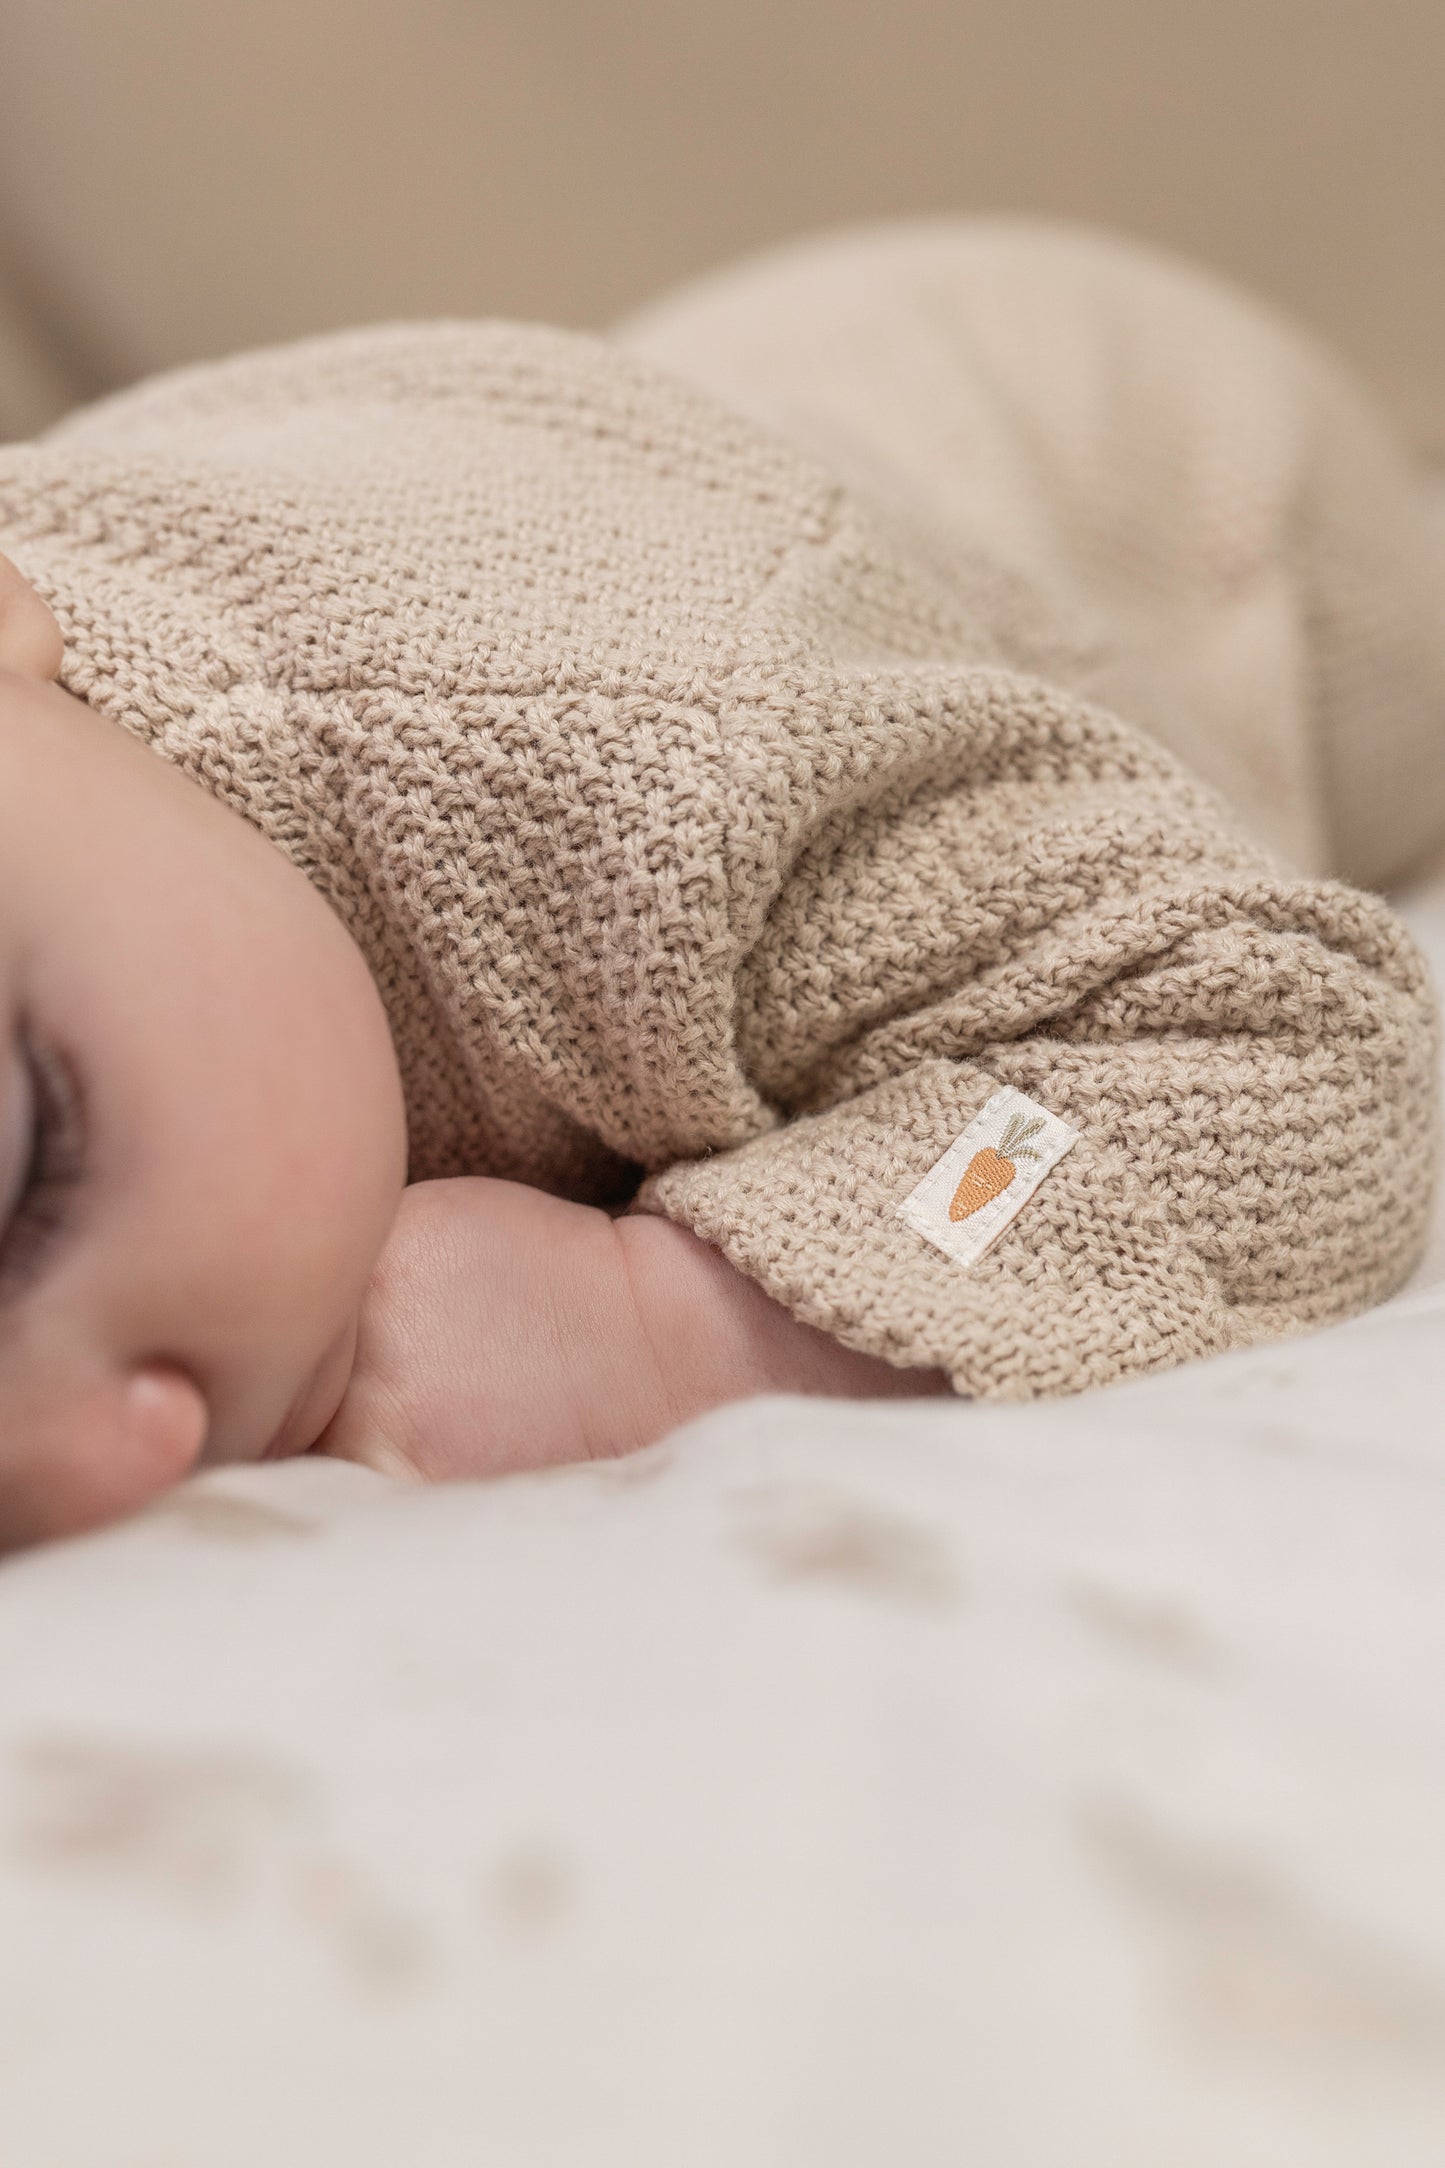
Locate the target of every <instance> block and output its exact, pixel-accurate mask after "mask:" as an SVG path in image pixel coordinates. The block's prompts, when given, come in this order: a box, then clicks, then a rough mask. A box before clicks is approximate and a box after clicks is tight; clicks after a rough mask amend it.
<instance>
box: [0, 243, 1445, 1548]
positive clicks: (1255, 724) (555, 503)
mask: <svg viewBox="0 0 1445 2168" xmlns="http://www.w3.org/2000/svg"><path fill="white" fill-rule="evenodd" d="M0 550H3V551H4V552H5V565H4V571H3V574H0V778H3V786H4V787H3V789H0V1003H3V1016H4V1035H3V1042H0V1043H3V1053H0V1062H3V1075H0V1230H3V1231H0V1541H3V1542H5V1543H7V1544H14V1543H18V1542H25V1541H30V1540H35V1539H38V1538H42V1537H47V1536H52V1535H56V1534H60V1533H63V1532H66V1531H70V1530H77V1529H81V1528H85V1527H90V1526H93V1525H96V1524H97V1523H100V1522H103V1521H105V1520H108V1519H110V1518H112V1517H114V1516H116V1515H118V1514H121V1513H123V1512H126V1511H129V1510H131V1509H133V1508H135V1507H136V1506H138V1505H139V1504H141V1503H142V1502H144V1501H145V1500H146V1499H148V1498H149V1497H151V1496H153V1495H154V1494H155V1493H156V1492H157V1491H159V1490H161V1489H162V1488H164V1487H166V1486H167V1485H170V1484H172V1483H174V1482H176V1481H177V1480H179V1479H180V1478H182V1477H183V1476H184V1475H185V1474H187V1472H188V1471H190V1470H191V1469H192V1468H194V1467H196V1466H197V1465H199V1464H203V1463H205V1464H209V1463H216V1462H224V1461H244V1460H257V1459H262V1458H267V1457H272V1458H275V1457H280V1456H285V1455H291V1454H299V1453H304V1452H308V1451H313V1450H320V1451H328V1452H334V1453H339V1454H343V1455H346V1456H348V1457H352V1458H356V1459H361V1460H365V1461H368V1462H370V1463H371V1464H372V1465H375V1466H378V1467H382V1468H385V1469H390V1470H393V1471H395V1472H397V1473H412V1474H419V1475H423V1476H428V1477H459V1476H467V1475H474V1474H482V1473H489V1472H494V1471H499V1470H503V1469H512V1468H519V1467H529V1466H536V1465H540V1464H543V1463H548V1462H554V1461H559V1460H569V1459H581V1458H585V1457H587V1456H590V1455H604V1454H616V1453H621V1452H625V1451H627V1450H629V1449H631V1448H633V1447H636V1446H639V1445H642V1444H645V1443H647V1442H649V1441H650V1440H652V1439H655V1438H657V1437H659V1436H660V1435H662V1434H663V1432H665V1431H666V1430H667V1429H668V1428H670V1427H671V1426H673V1425H674V1424H676V1423H678V1422H680V1421H682V1420H684V1419H686V1418H687V1417H689V1416H691V1415H694V1414H696V1413H699V1412H701V1411H702V1410H703V1409H705V1408H708V1407H710V1406H714V1405H717V1404H719V1403H721V1402H723V1401H726V1400H729V1399H736V1398H739V1397H743V1396H745V1395H748V1394H751V1393H756V1392H761V1391H769V1390H791V1391H802V1392H811V1393H832V1394H841V1395H859V1396H861V1395H871V1394H888V1393H901V1394H922V1393H930V1392H945V1391H948V1390H952V1391H953V1392H955V1393H958V1394H961V1395H964V1396H969V1397H979V1398H997V1399H1022V1398H1028V1397H1031V1396H1037V1395H1045V1394H1060V1393H1069V1392H1075V1391H1079V1390H1081V1389H1083V1388H1086V1387H1091V1386H1096V1385H1104V1384H1107V1383H1109V1382H1110V1381H1112V1380H1115V1379H1121V1378H1126V1377H1130V1376H1134V1375H1137V1374H1140V1373H1143V1372H1146V1371H1149V1370H1153V1369H1157V1368H1159V1367H1161V1366H1164V1365H1167V1364H1173V1363H1179V1362H1183V1361H1186V1360H1188V1359H1191V1358H1196V1357H1200V1356H1205V1355H1209V1354H1212V1353H1215V1352H1218V1351H1220V1350H1223V1349H1227V1348H1231V1347H1235V1346H1239V1345H1242V1344H1244V1343H1247V1342H1250V1341H1257V1340H1261V1339H1265V1338H1268V1337H1271V1336H1275V1335H1279V1334H1283V1333H1288V1332H1294V1331H1299V1330H1301V1329H1304V1328H1307V1327H1309V1326H1313V1325H1317V1324H1322V1323H1324V1322H1326V1321H1328V1320H1330V1319H1335V1318H1339V1317H1343V1316H1345V1315H1347V1314H1349V1313H1350V1312H1353V1311H1356V1310H1359V1309H1360V1308H1362V1307H1364V1306H1365V1305H1367V1304H1369V1303H1372V1302H1375V1301H1378V1300H1379V1299H1380V1298H1381V1297H1383V1296H1385V1295H1387V1294H1389V1293H1390V1292H1391V1291H1392V1290H1394V1289H1395V1288H1397V1287H1398V1286H1399V1285H1400V1284H1401V1282H1402V1281H1403V1280H1404V1278H1405V1277H1406V1276H1407V1275H1408V1273H1409V1271H1410V1269H1411V1266H1412V1264H1413V1262H1414V1260H1415V1258H1416V1256H1417V1254H1418V1252H1419V1249H1420V1246H1421V1243H1422V1239H1423V1234H1424V1229H1425V1225H1426V1220H1427V1215H1428V1209H1429V1202H1430V1193H1431V1188H1432V1183H1433V1180H1434V1170H1435V1154H1436V1113H1435V1100H1434V1074H1435V1020H1434V1010H1433V1004H1432V998H1431V994H1430V990H1429V986H1428V983H1427V980H1426V976H1425V973H1424V970H1423V967H1422V965H1421V962H1420V960H1419V958H1418V956H1417V954H1416V952H1415V951H1414V949H1413V948H1412V946H1411V944H1410V942H1409V940H1408V938H1407V937H1406V935H1405V934H1404V933H1403V931H1402V929H1401V928H1400V926H1399V924H1398V922H1397V921H1396V920H1395V918H1394V917H1393V916H1392V915H1391V913H1390V912H1389V911H1388V910H1387V909H1386V908H1385V906H1384V905H1383V904H1382V903H1381V902H1380V901H1378V900H1377V898H1376V897H1375V895H1373V894H1371V893H1368V891H1370V890H1373V889H1376V888H1378V887H1380V886H1383V885H1384V884H1386V883H1387V882H1389V881H1390V880H1392V879H1394V878H1395V877H1396V876H1398V875H1400V874H1402V873H1405V872H1407V871H1408V870H1409V869H1410V868H1411V866H1412V865H1413V864H1414V863H1415V862H1417V861H1418V860H1420V859H1421V858H1422V857H1423V856H1424V855H1425V854H1426V853H1427V852H1428V851H1429V850H1430V849H1431V848H1432V847H1433V846H1434V845H1436V844H1437V843H1438V842H1439V841H1440V839H1441V837H1442V835H1445V609H1442V603H1445V565H1442V556H1441V546H1440V542H1439V539H1438V537H1437V535H1436V533H1435V531H1434V530H1433V528H1432V527H1431V525H1430V524H1429V521H1428V519H1427V516H1426V512H1425V510H1424V509H1423V508H1422V505H1421V504H1420V502H1419V501H1418V500H1417V497H1416V494H1415V492H1414V488H1413V484H1412V481H1411V478H1410V476H1409V474H1408V472H1407V471H1406V469H1405V468H1404V466H1403V463H1402V462H1401V460H1400V458H1399V456H1398V454H1397V453H1396V452H1395V451H1394V449H1393V448H1392V446H1391V445H1390V443H1389V442H1388V440H1387V438H1386V437H1385V435H1384V433H1383V432H1382V430H1381V429H1380V426H1379V425H1378V423H1377V422H1376V421H1375V420H1374V418H1373V417H1372V415H1371V414H1370V412H1369V411H1368V408H1367V407H1366V405H1365V403H1364V402H1363V400H1362V399H1361V396H1360V394H1359V393H1358V392H1357V391H1356V389H1355V388H1354V387H1353V386H1352V384H1351V383H1350V381H1349V380H1348V378H1347V377H1346V376H1345V374H1344V372H1343V371H1342V370H1341V369H1340V368H1339V367H1338V366H1337V365H1336V364H1335V363H1334V362H1332V361H1331V360H1330V359H1329V358H1328V357H1327V356H1326V355H1324V354H1323V353H1322V352H1321V351H1320V350H1319V349H1318V348H1317V347H1316V346H1315V345H1314V344H1313V343H1312V342H1311V341H1310V340H1309V339H1308V338H1307V337H1306V336H1305V335H1303V334H1302V333H1300V332H1297V331H1295V330H1293V329H1292V328H1290V327H1288V326H1287V325H1285V324H1283V323H1282V322H1280V321H1279V320H1278V319H1277V318H1276V317H1274V316H1273V315H1271V314H1270V313H1269V312H1267V311H1266V310H1264V309H1263V308H1261V307H1259V306H1258V305H1257V304H1254V303H1252V302H1250V301H1248V300H1247V299H1245V298H1244V297H1243V296H1240V295H1238V294H1236V293H1235V292H1233V291H1232V290H1230V289H1228V288H1226V287H1223V286H1221V285H1220V284H1218V283H1217V282H1215V281H1214V280H1212V279H1210V278H1207V277H1206V276H1204V275H1203V274H1201V273H1198V272H1194V271H1191V270H1188V269H1185V268H1183V267H1181V266H1178V265H1176V264H1174V263H1173V262H1171V261H1170V260H1168V259H1166V258H1164V257H1161V256H1158V255H1156V254H1154V253H1153V252H1151V251H1149V250H1146V249H1144V248H1143V247H1141V246H1138V245H1136V244H1130V243H1125V242H1122V241H1116V240H1112V239H1110V238H1108V237H1106V236H1103V235H1099V234H1094V233H1090V232H1088V231H1085V230H1081V229H1073V228H1069V227H1062V226H1049V225H1040V224H1035V223H1032V222H1028V221H1023V220H1008V219H991V220H986V221H960V220H952V221H928V222H922V223H916V224H911V225H905V226H901V227H877V228H870V229H865V230H863V231H861V232H853V233H844V234H840V235H836V236H833V237H829V238H826V239H824V240H822V241H815V242H812V243H808V244H804V245H800V246H797V247H794V248H792V249H789V250H783V251H779V252H777V253H776V254H775V255H773V256H770V257H765V258H763V259H760V260H757V261H754V262H752V263H750V264H747V265H744V266H743V267H742V268H741V269H739V270H735V271H732V272H730V273H726V274H723V275H720V276H717V277H714V278H713V279H711V280H709V281H707V282H704V283H703V284H701V285H699V286H697V287H696V288H693V289H688V290H685V291H683V292H681V293H679V294H676V295H673V296H671V297H669V298H668V299H666V300H665V301H663V302H662V303H660V304H658V305H656V306H654V307H653V308H651V309H650V310H648V311H646V312H645V313H644V314H642V315H640V316H638V317H636V318H634V319H632V320H631V321H630V322H628V323H625V324H623V325H621V326H618V327H617V328H616V329H615V331H614V332H613V333H612V335H611V336H609V337H606V338H602V337H595V336H590V335H583V334H579V333H571V332H563V331H556V330H550V329H545V328H542V327H539V326H534V325H518V324H510V323H502V322H496V321H487V322H481V323H469V324H457V323H446V324H427V325H416V326H410V325H401V326H387V327H383V328H381V329H374V330H367V331H360V332H351V333H345V334H341V335H334V336H328V337H323V338H318V339H313V340H310V341H307V342H304V343H302V344H298V345H293V346H290V347H286V348H281V349H277V350H275V351H270V352H264V353H259V354H252V355H247V356H242V357H241V358H239V359H236V360H231V361H226V362H222V363H218V364H212V365H206V366H202V367H195V368H191V369H187V370H183V371H181V372H178V373H176V374H172V375H169V376H166V377H163V378H160V379H158V380H155V381H153V382H150V383H147V384H144V385H142V386H140V387H139V388H137V389H135V390H132V391H129V392H126V393H123V394H121V395H120V396H118V397H116V398H113V399H110V400H107V401H104V402H102V403H100V404H99V405H96V406H94V407H92V408H90V409H88V410H86V411H83V412H81V413H79V414H77V415H74V416H73V417H71V418H70V419H68V420H67V421H65V422H64V423H62V424H61V425H60V426H59V427H58V428H56V429H54V430H53V431H51V432H50V434H49V435H47V436H46V437H44V438H42V439H41V440H39V441H38V442H36V443H32V444H27V445H20V446H9V447H5V448H3V449H0ZM1229 801H1232V805H1231V803H1230V802H1229ZM1336 875H1340V876H1344V879H1339V878H1334V877H1332V876H1336ZM1346 881H1348V882H1350V883H1353V884H1358V885H1345V883H1346Z"/></svg>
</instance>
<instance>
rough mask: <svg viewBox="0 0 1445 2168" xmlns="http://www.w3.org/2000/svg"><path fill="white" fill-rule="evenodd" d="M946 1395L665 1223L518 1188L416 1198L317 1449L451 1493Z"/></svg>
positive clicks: (382, 1269)
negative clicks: (660, 1445)
mask: <svg viewBox="0 0 1445 2168" xmlns="http://www.w3.org/2000/svg"><path fill="white" fill-rule="evenodd" d="M946 1390H947V1386H946V1381H945V1380H944V1379H943V1378H942V1376H941V1375H940V1374H939V1373H938V1372H936V1371H917V1370H899V1369H895V1368H894V1367H892V1366H891V1365H890V1364H888V1363H884V1362H880V1361H877V1360H875V1359H874V1358H873V1357H871V1356H867V1355H857V1354H854V1353H853V1352H852V1351H851V1350H850V1349H848V1348H845V1347H842V1346H841V1345H840V1344H839V1343H838V1342H837V1341H835V1340H832V1339H829V1338H828V1337H827V1336H826V1335H825V1334H823V1333H821V1332H816V1331H814V1330H813V1328H812V1327H811V1326H808V1325H804V1324H800V1323H799V1322H798V1320H797V1319H796V1318H794V1317H793V1316H792V1315H791V1314H790V1313H789V1312H788V1311H787V1310H785V1309H783V1308H782V1306H781V1305H780V1304H778V1303H776V1302H774V1301H773V1300H772V1299H771V1297H769V1296H768V1295H766V1294H764V1293H763V1291H762V1289H761V1288H760V1287H758V1286H757V1285H756V1284H755V1283H754V1282H753V1281H751V1280H749V1279H747V1278H746V1277H745V1276H744V1275H743V1274H742V1273H741V1272H739V1271H737V1270H736V1268H735V1267H734V1266H732V1265H730V1264H729V1263H728V1262H727V1260H726V1258H724V1257H723V1256H722V1255H721V1254H720V1252H718V1251H717V1250H715V1249H712V1248H710V1247H709V1246H708V1245H707V1244H706V1243H705V1242H702V1241H700V1240H699V1239H698V1237H697V1236H696V1235H694V1234H692V1233H690V1232H689V1231H688V1230H687V1229H686V1228H684V1227H679V1226H677V1225H675V1224H674V1223H673V1222H671V1221H669V1220H663V1219H659V1218H655V1217H651V1216H645V1215H636V1216H626V1217H623V1218H621V1219H615V1220H614V1219H610V1218H609V1217H608V1215H607V1214H606V1213H605V1212H599V1211H597V1210H595V1209H594V1208H592V1207H590V1206H586V1205H577V1204H568V1203H565V1202H563V1201H562V1200H561V1199H560V1198H556V1197H551V1196H548V1195H546V1194H545V1193H544V1192H542V1191H540V1190H535V1189H528V1188H525V1187H523V1186H522V1185H521V1184H520V1183H516V1182H499V1181H487V1180H480V1179H478V1180H470V1181H451V1182H419V1183H415V1184H413V1186H412V1187H411V1188H410V1189H408V1190H407V1191H406V1193H405V1196H404V1197H403V1199H402V1205H401V1210H400V1212H399V1214H398V1216H397V1221H396V1225H395V1227H394V1229H393V1231H392V1234H391V1237H390V1239H389V1241H388V1243H387V1246H386V1249H385V1251H384V1252H383V1254H382V1257H381V1260H380V1262H379V1264H378V1266H377V1269H376V1272H375V1274H374V1275H373V1278H372V1283H371V1287H370V1290H369V1292H368V1296H367V1299H366V1303H365V1306H364V1309H363V1313H362V1319H361V1329H360V1335H359V1339H358V1344H357V1353H356V1361H355V1365H354V1368H353V1372H352V1377H351V1382H350V1384H349V1386H348V1388H347V1392H346V1396H345V1398H344V1400H343V1402H342V1405H341V1407H340V1409H339V1411H338V1412H337V1414H336V1416H335V1417H334V1418H333V1420H332V1422H331V1423H330V1425H329V1426H328V1428H327V1430H326V1432H325V1433H324V1434H323V1436H322V1438H321V1439H320V1440H319V1441H318V1446H317V1450H318V1451H321V1452H326V1453H332V1454H335V1455H337V1456H339V1457H341V1458H343V1459H347V1460H356V1461H362V1462H364V1463H366V1464H367V1465H368V1466H371V1467H374V1468H379V1469H381V1470H383V1471H384V1472H386V1473H390V1474H397V1475H406V1476H413V1477H421V1478H424V1479H428V1480H433V1481H447V1480H457V1479H460V1478H465V1477H470V1476H483V1475H501V1474H505V1473H507V1472H509V1471H512V1470H516V1469H523V1468H538V1467H547V1466H551V1465H553V1464H555V1463H557V1462H562V1461H580V1460H589V1459H600V1458H604V1457H607V1456H610V1455H615V1454H619V1453H626V1452H630V1451H632V1450H633V1449H634V1448H636V1447H638V1446H643V1445H648V1444H651V1443H652V1441H653V1440H654V1439H656V1438H660V1437H662V1436H663V1435H664V1433H665V1432H666V1431H668V1430H670V1429H672V1428H674V1427H675V1426H676V1425H677V1424H678V1423H682V1422H686V1421H687V1420H688V1419H689V1418H690V1417H692V1416H694V1415H700V1414H702V1413H703V1412H704V1411H705V1410H706V1409H708V1408H713V1407H717V1406H720V1405H721V1404H722V1403H723V1402H725V1401H729V1400H741V1399H745V1398H747V1397H748V1396H749V1395H751V1394H755V1393H765V1392H796V1393H819V1394H836V1395H840V1396H847V1397H850V1398H857V1399H861V1398H873V1397H882V1396H893V1395H916V1394H926V1393H938V1392H943V1391H946Z"/></svg>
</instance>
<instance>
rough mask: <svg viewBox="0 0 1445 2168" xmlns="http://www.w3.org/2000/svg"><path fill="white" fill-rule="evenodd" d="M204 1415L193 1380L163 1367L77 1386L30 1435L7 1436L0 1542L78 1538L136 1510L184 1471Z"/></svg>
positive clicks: (200, 1440) (202, 1433)
mask: <svg viewBox="0 0 1445 2168" xmlns="http://www.w3.org/2000/svg"><path fill="white" fill-rule="evenodd" d="M209 1420H210V1416H209V1410H208V1409H207V1406H206V1401H205V1397H204V1395H203V1394H202V1392H201V1390H200V1388H199V1386H197V1385H196V1384H195V1383H194V1382H193V1380H192V1379H190V1378H188V1377H187V1376H186V1375H185V1373H184V1372H183V1371H181V1370H176V1369H173V1368H171V1367H170V1366H168V1365H164V1364H146V1365H143V1366H141V1367H139V1368H137V1369H135V1370H132V1371H130V1372H129V1373H122V1374H121V1375H118V1376H116V1377H114V1378H111V1379H107V1380H105V1381H104V1382H102V1383H99V1384H97V1385H94V1386H92V1387H90V1388H88V1389H82V1390H81V1391H80V1392H78V1393H77V1395H76V1398H75V1399H74V1401H73V1402H71V1404H70V1405H68V1406H66V1407H63V1408H57V1409H55V1410H53V1411H50V1412H49V1413H48V1415H47V1419H46V1420H45V1421H44V1423H43V1424H42V1425H40V1426H38V1427H37V1430H36V1432H35V1434H34V1435H33V1437H32V1438H30V1439H28V1440H27V1439H26V1438H25V1437H24V1436H23V1435H22V1436H20V1437H16V1438H10V1439H7V1440H6V1441H5V1445H4V1449H3V1452H0V1547H4V1548H12V1547H16V1546H19V1545H21V1544H26V1543H41V1542H46V1541H49V1540H51V1539H53V1538H55V1537H58V1536H70V1535H79V1534H80V1533H81V1532H82V1531H83V1530H85V1529H88V1528H98V1527H102V1526H103V1525H104V1524H105V1523H107V1522H109V1521H114V1520H120V1519H122V1518H123V1517H124V1516H125V1515H126V1514H128V1513H134V1512H137V1511H138V1510H139V1509H140V1507H142V1506H143V1505H146V1504H147V1503H148V1502H149V1501H150V1500H151V1499H152V1498H155V1497H157V1496H159V1494H160V1493H161V1492H162V1491H164V1490H169V1489H170V1487H171V1486H172V1484H175V1483H179V1482H180V1481H181V1480H182V1478H183V1477H184V1476H187V1475H189V1474H190V1472H191V1470H192V1468H194V1466H195V1464H196V1462H197V1460H198V1459H199V1457H200V1453H201V1448H202V1447H203V1445H204V1444H205V1442H206V1429H207V1425H208V1423H209ZM7 1463H8V1466H7V1465H5V1464H7Z"/></svg>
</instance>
